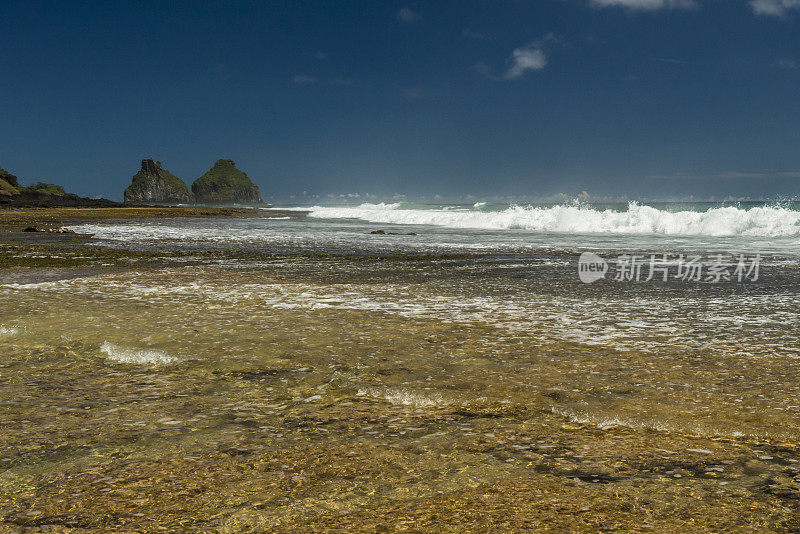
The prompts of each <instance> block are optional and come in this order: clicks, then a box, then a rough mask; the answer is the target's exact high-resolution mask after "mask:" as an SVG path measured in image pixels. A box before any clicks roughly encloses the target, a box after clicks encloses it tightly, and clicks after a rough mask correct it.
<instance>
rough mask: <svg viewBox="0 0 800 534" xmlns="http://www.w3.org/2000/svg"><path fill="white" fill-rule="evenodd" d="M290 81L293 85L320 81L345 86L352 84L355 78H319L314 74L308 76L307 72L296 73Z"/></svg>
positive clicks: (315, 83)
mask: <svg viewBox="0 0 800 534" xmlns="http://www.w3.org/2000/svg"><path fill="white" fill-rule="evenodd" d="M292 83H294V84H295V85H318V84H320V83H322V84H327V85H333V86H337V87H345V86H348V85H353V84H354V83H355V80H353V79H352V78H331V79H329V80H320V79H319V78H317V77H316V76H309V75H307V74H296V75H295V76H294V77H293V78H292Z"/></svg>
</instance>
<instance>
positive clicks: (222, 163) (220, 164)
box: [214, 158, 236, 167]
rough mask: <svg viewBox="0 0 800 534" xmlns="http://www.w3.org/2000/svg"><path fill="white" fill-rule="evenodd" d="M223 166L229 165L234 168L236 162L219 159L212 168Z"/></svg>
mask: <svg viewBox="0 0 800 534" xmlns="http://www.w3.org/2000/svg"><path fill="white" fill-rule="evenodd" d="M224 165H230V166H231V167H235V166H236V162H235V161H233V160H232V159H223V158H220V159H218V160H217V162H216V163H214V167H221V166H224Z"/></svg>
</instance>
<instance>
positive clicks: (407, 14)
mask: <svg viewBox="0 0 800 534" xmlns="http://www.w3.org/2000/svg"><path fill="white" fill-rule="evenodd" d="M397 18H399V19H400V20H401V21H402V22H405V23H406V24H413V23H414V22H417V21H418V20H419V19H421V18H422V15H420V14H419V13H417V12H415V11H411V9H409V8H407V7H401V8H400V10H399V11H398V12H397Z"/></svg>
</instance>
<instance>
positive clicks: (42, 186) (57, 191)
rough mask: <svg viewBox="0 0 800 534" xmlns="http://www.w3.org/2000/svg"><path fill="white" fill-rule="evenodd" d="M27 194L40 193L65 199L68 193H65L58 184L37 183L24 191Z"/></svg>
mask: <svg viewBox="0 0 800 534" xmlns="http://www.w3.org/2000/svg"><path fill="white" fill-rule="evenodd" d="M24 191H25V192H27V193H40V194H43V195H53V196H56V197H63V196H64V195H66V194H67V193H66V192H65V191H64V187H63V186H60V185H56V184H46V183H44V182H36V183H35V184H31V185H29V186H28V187H26V188H25V189H24Z"/></svg>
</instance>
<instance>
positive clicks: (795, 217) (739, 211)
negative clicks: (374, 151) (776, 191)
mask: <svg viewBox="0 0 800 534" xmlns="http://www.w3.org/2000/svg"><path fill="white" fill-rule="evenodd" d="M309 217H315V218H321V219H359V220H362V221H368V222H373V223H386V224H405V225H432V226H442V227H447V228H462V229H484V230H505V229H522V230H529V231H536V232H553V233H569V234H661V235H681V236H715V237H723V236H754V237H787V236H797V235H800V211H795V210H792V209H789V208H786V207H782V206H758V207H751V208H747V209H745V208H740V207H734V206H725V207H714V208H709V209H708V210H706V211H666V210H661V209H658V208H654V207H651V206H646V205H641V204H638V203H636V202H631V203H630V204H628V208H627V210H625V211H615V210H611V209H605V210H600V209H597V208H594V207H590V206H585V205H561V206H553V207H532V206H528V207H522V206H512V207H509V208H507V209H505V210H502V211H478V210H470V211H453V210H442V209H430V210H427V209H401V208H400V206H399V205H398V204H362V205H361V206H358V207H321V206H314V207H312V208H311V209H310V212H309Z"/></svg>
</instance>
